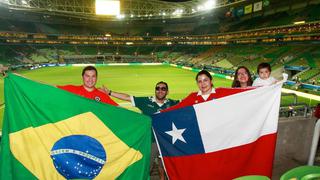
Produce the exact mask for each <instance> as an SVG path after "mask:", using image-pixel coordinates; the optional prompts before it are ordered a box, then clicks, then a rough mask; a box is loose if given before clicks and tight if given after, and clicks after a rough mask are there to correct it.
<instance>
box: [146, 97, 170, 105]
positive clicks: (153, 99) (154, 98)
mask: <svg viewBox="0 0 320 180" xmlns="http://www.w3.org/2000/svg"><path fill="white" fill-rule="evenodd" d="M150 100H151V101H152V102H155V103H157V104H165V103H166V102H168V99H167V98H166V99H165V100H164V101H163V103H158V102H157V100H156V97H154V96H151V97H150Z"/></svg>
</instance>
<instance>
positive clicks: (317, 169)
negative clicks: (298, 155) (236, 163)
mask: <svg viewBox="0 0 320 180" xmlns="http://www.w3.org/2000/svg"><path fill="white" fill-rule="evenodd" d="M234 180H270V178H269V177H267V176H259V175H249V176H242V177H238V178H236V179H234ZM280 180H320V166H299V167H296V168H293V169H291V170H289V171H287V172H286V173H284V174H283V175H282V176H281V178H280Z"/></svg>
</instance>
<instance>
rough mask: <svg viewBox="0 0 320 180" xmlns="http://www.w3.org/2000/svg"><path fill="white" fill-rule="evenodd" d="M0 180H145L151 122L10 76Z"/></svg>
mask: <svg viewBox="0 0 320 180" xmlns="http://www.w3.org/2000/svg"><path fill="white" fill-rule="evenodd" d="M5 102H6V106H5V114H4V124H3V130H2V141H1V157H0V158H1V159H0V179H3V180H9V179H23V180H25V179H28V180H29V179H135V180H136V179H149V163H150V147H151V145H150V143H151V132H150V129H151V120H150V118H149V117H147V116H144V115H142V114H138V113H135V112H132V111H128V110H126V109H123V108H119V107H114V106H111V105H107V104H103V103H98V102H95V101H94V100H91V99H86V98H83V97H80V96H77V95H75V94H71V93H69V92H67V91H64V90H60V89H58V88H56V87H54V86H50V85H46V84H41V83H37V82H34V81H31V80H28V79H26V78H23V77H21V76H18V75H15V74H9V75H8V76H7V77H6V78H5Z"/></svg>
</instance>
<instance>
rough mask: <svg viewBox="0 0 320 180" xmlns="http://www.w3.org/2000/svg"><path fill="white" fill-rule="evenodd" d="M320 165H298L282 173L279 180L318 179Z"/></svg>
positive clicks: (319, 177)
mask: <svg viewBox="0 0 320 180" xmlns="http://www.w3.org/2000/svg"><path fill="white" fill-rule="evenodd" d="M319 179H320V166H299V167H296V168H293V169H291V170H289V171H287V172H286V173H284V174H283V175H282V176H281V178H280V180H319Z"/></svg>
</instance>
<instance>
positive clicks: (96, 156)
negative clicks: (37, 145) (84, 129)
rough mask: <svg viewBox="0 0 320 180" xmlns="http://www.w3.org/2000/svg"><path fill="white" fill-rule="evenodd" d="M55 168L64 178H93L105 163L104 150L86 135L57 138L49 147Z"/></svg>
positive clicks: (98, 143) (97, 142)
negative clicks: (50, 147)
mask: <svg viewBox="0 0 320 180" xmlns="http://www.w3.org/2000/svg"><path fill="white" fill-rule="evenodd" d="M51 158H52V160H53V164H54V166H55V168H56V170H57V171H58V172H59V173H60V174H61V175H62V176H63V177H65V178H66V179H93V178H95V177H96V176H97V175H98V174H99V173H100V171H101V169H102V167H103V165H104V164H105V163H106V160H107V157H106V151H105V149H104V148H103V146H102V145H101V143H100V142H99V141H97V140H96V139H94V138H92V137H90V136H86V135H72V136H66V137H63V138H61V139H59V140H58V141H57V142H56V143H55V144H54V145H53V147H52V149H51Z"/></svg>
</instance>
